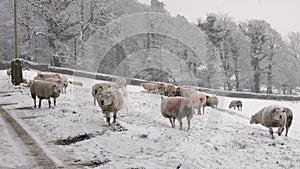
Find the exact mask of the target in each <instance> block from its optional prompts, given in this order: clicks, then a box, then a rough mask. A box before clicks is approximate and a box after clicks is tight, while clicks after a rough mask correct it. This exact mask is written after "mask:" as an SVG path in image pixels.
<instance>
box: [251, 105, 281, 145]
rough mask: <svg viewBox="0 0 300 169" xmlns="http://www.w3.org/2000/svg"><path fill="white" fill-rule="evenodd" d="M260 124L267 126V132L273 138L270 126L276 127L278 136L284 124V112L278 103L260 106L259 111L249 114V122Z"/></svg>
mask: <svg viewBox="0 0 300 169" xmlns="http://www.w3.org/2000/svg"><path fill="white" fill-rule="evenodd" d="M253 123H255V124H259V123H260V124H262V125H263V126H266V127H268V128H269V133H270V135H271V137H272V139H274V135H273V129H272V127H278V135H279V136H280V135H281V133H282V131H283V130H284V127H285V126H286V113H285V112H284V109H283V107H281V106H278V105H270V106H266V107H264V108H262V109H261V110H260V111H258V112H257V113H255V114H254V115H253V116H251V120H250V124H253Z"/></svg>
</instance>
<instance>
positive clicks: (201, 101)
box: [190, 92, 206, 114]
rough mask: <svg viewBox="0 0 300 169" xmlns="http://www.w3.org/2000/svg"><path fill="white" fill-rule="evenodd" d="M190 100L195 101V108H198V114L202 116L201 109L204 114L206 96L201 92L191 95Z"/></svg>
mask: <svg viewBox="0 0 300 169" xmlns="http://www.w3.org/2000/svg"><path fill="white" fill-rule="evenodd" d="M190 98H191V100H192V101H193V106H194V108H197V110H198V114H201V107H202V111H203V114H204V108H205V103H206V96H205V95H204V94H202V93H200V92H194V93H193V94H191V96H190Z"/></svg>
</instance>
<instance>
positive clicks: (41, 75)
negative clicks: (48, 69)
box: [34, 73, 60, 80]
mask: <svg viewBox="0 0 300 169" xmlns="http://www.w3.org/2000/svg"><path fill="white" fill-rule="evenodd" d="M36 78H38V79H36ZM46 78H60V75H59V74H58V73H38V74H37V76H36V77H35V78H34V79H35V80H40V79H46Z"/></svg>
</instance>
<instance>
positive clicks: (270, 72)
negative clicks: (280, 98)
mask: <svg viewBox="0 0 300 169" xmlns="http://www.w3.org/2000/svg"><path fill="white" fill-rule="evenodd" d="M273 55H274V54H273V53H271V54H270V56H269V65H268V72H267V93H269V94H271V93H273V91H272V90H273V89H272V85H273V65H272V62H273Z"/></svg>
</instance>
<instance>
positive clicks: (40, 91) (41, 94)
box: [30, 80, 61, 108]
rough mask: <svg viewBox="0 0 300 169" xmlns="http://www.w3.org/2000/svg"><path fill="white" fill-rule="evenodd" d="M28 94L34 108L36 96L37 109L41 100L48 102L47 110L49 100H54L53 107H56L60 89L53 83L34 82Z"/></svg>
mask: <svg viewBox="0 0 300 169" xmlns="http://www.w3.org/2000/svg"><path fill="white" fill-rule="evenodd" d="M30 93H31V97H32V98H33V100H34V108H36V96H37V97H38V98H39V108H41V101H42V100H43V99H47V100H48V103H49V108H51V101H50V98H51V97H52V98H53V99H54V106H56V98H57V97H59V95H60V93H61V88H60V86H59V85H58V84H57V83H55V82H49V81H39V80H36V81H33V82H32V84H31V85H30Z"/></svg>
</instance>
